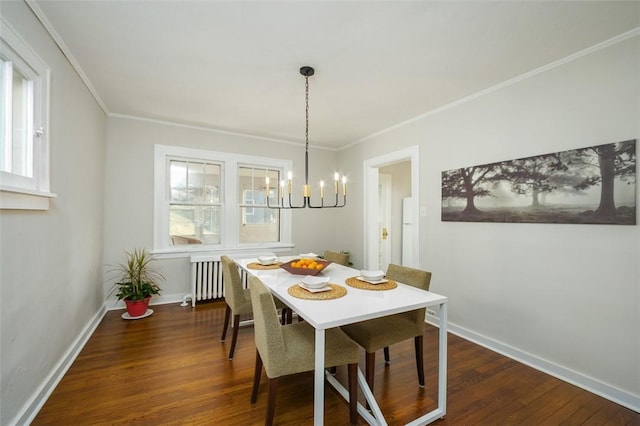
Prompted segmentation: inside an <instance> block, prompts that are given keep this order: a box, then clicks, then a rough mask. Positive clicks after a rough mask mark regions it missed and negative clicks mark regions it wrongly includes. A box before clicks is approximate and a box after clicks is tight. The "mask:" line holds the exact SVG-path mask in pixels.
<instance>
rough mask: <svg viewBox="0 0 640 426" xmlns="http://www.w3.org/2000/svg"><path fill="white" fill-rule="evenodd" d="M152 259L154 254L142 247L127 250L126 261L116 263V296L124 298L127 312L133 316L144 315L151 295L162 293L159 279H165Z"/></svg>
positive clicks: (120, 298) (119, 298)
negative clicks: (130, 250)
mask: <svg viewBox="0 0 640 426" xmlns="http://www.w3.org/2000/svg"><path fill="white" fill-rule="evenodd" d="M152 261H153V256H152V255H151V254H150V253H149V252H148V251H147V250H146V249H144V248H142V249H134V250H133V251H132V252H126V260H125V262H122V263H119V264H118V265H116V268H115V271H116V272H117V273H118V278H117V281H116V283H115V285H114V287H115V290H117V293H116V297H117V298H118V300H124V302H125V304H126V305H127V313H128V314H129V316H130V317H132V318H135V317H139V316H142V315H144V314H145V313H146V312H147V308H148V306H149V300H150V299H151V296H153V295H154V294H160V291H161V290H162V289H161V288H160V286H158V281H161V280H164V277H163V276H162V274H161V273H160V272H158V271H157V270H156V269H155V268H154V267H153V266H152V265H151V262H152Z"/></svg>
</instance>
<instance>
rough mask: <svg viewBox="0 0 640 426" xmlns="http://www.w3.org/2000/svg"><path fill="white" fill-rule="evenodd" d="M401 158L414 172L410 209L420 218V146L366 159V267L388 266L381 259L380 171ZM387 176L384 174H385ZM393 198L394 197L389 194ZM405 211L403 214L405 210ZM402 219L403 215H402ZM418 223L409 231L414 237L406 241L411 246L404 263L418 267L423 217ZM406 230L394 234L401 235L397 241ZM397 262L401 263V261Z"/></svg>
mask: <svg viewBox="0 0 640 426" xmlns="http://www.w3.org/2000/svg"><path fill="white" fill-rule="evenodd" d="M401 162H409V163H410V167H411V176H410V179H409V181H410V183H409V185H410V190H409V194H407V196H408V197H410V198H412V199H413V200H414V202H413V203H411V206H410V207H409V208H410V209H411V212H410V213H409V214H410V216H411V217H413V218H419V209H420V202H419V193H420V182H419V164H418V163H419V150H418V146H413V147H409V148H405V149H402V150H399V151H395V152H391V153H388V154H385V155H381V156H379V157H375V158H371V159H368V160H365V161H364V165H363V173H364V178H363V182H364V185H363V188H364V194H363V195H364V200H363V206H364V213H363V215H364V217H363V224H364V229H363V235H364V246H363V247H364V253H363V257H364V266H365V268H366V269H384V268H386V265H384V262H382V263H381V259H382V257H381V247H382V245H381V243H380V240H381V239H382V233H381V225H380V215H379V209H380V206H381V204H380V203H381V201H382V200H381V195H380V194H381V191H380V188H381V178H380V172H381V169H384V170H388V167H389V166H392V165H394V164H397V163H401ZM382 179H384V178H382ZM389 198H393V197H389ZM401 215H402V214H401ZM399 220H402V219H399ZM414 222H415V223H413V225H412V232H411V233H409V237H410V238H411V241H405V242H404V243H403V244H405V243H406V244H408V249H407V250H406V252H407V253H408V255H409V257H408V258H406V259H404V260H403V262H402V263H403V264H405V265H406V266H414V267H418V265H419V259H420V253H419V248H420V245H419V241H418V236H419V235H420V234H419V221H418V220H415V221H414ZM401 235H402V233H401V232H399V233H398V235H395V236H392V239H393V238H397V240H396V242H400V238H401ZM392 244H393V243H392ZM397 263H400V262H399V261H398V262H397Z"/></svg>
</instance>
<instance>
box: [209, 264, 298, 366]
mask: <svg viewBox="0 0 640 426" xmlns="http://www.w3.org/2000/svg"><path fill="white" fill-rule="evenodd" d="M220 260H221V262H222V279H223V282H224V285H225V292H224V300H225V302H226V303H227V307H226V310H225V313H224V325H223V326H222V336H221V337H220V340H222V341H224V339H225V338H226V337H227V329H228V328H229V318H230V317H231V313H232V312H233V336H232V338H231V348H229V359H233V354H234V352H235V350H236V342H237V341H238V328H239V326H240V315H249V314H251V313H252V312H253V309H252V308H251V294H250V293H249V289H248V288H243V287H242V279H241V278H240V272H239V271H238V266H237V265H236V263H235V262H234V261H233V259H231V258H230V257H229V256H221V257H220ZM277 303H278V308H279V309H282V321H283V323H284V322H285V318H288V321H289V322H291V310H290V309H289V308H288V307H287V306H286V305H285V304H283V303H282V302H280V301H278V302H277Z"/></svg>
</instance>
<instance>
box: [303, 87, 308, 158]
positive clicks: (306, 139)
mask: <svg viewBox="0 0 640 426" xmlns="http://www.w3.org/2000/svg"><path fill="white" fill-rule="evenodd" d="M304 101H305V110H304V112H305V128H304V139H305V149H308V148H309V77H306V76H305V78H304Z"/></svg>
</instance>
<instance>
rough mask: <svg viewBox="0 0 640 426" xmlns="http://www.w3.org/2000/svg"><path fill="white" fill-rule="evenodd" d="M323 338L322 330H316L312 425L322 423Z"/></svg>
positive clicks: (317, 425) (320, 425)
mask: <svg viewBox="0 0 640 426" xmlns="http://www.w3.org/2000/svg"><path fill="white" fill-rule="evenodd" d="M324 338H325V333H324V330H323V329H319V328H316V348H315V349H316V353H315V362H316V366H315V374H314V379H313V381H314V383H313V424H314V425H315V426H322V424H323V423H324Z"/></svg>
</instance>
